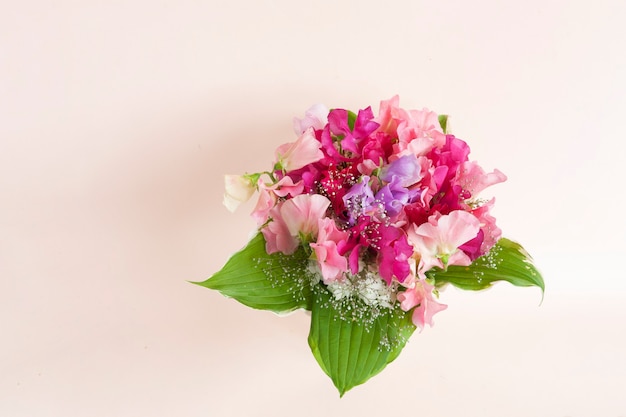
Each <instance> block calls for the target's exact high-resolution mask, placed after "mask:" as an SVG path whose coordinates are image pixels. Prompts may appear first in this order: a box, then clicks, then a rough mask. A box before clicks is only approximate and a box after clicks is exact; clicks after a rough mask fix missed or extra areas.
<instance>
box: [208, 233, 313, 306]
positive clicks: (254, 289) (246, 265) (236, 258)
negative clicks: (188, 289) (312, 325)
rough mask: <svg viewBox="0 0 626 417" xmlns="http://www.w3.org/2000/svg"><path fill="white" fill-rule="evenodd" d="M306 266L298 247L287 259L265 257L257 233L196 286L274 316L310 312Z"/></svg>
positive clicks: (263, 240) (283, 256)
mask: <svg viewBox="0 0 626 417" xmlns="http://www.w3.org/2000/svg"><path fill="white" fill-rule="evenodd" d="M307 263H308V258H307V255H306V253H305V252H304V250H302V248H300V249H299V250H298V251H297V252H296V253H295V254H294V255H290V256H285V255H282V254H280V253H277V254H272V255H268V254H267V253H266V252H265V239H264V238H263V235H262V234H261V233H258V234H257V235H256V236H255V237H254V238H252V240H251V241H250V242H249V243H248V245H247V246H246V247H245V248H244V249H242V250H241V251H239V252H237V253H236V254H234V255H233V256H232V257H231V258H230V259H229V260H228V262H226V265H224V267H223V268H222V269H221V270H220V271H219V272H217V273H216V274H214V275H213V276H212V277H211V278H209V279H207V280H206V281H204V282H198V283H196V284H198V285H202V286H203V287H207V288H211V289H214V290H218V291H219V292H221V293H222V294H224V295H225V296H227V297H232V298H234V299H236V300H237V301H239V302H240V303H242V304H245V305H247V306H249V307H252V308H256V309H260V310H270V311H273V312H276V313H287V312H290V311H293V310H296V309H298V308H306V309H309V310H310V308H311V307H310V305H311V281H310V277H309V276H308V275H307V272H306V271H307Z"/></svg>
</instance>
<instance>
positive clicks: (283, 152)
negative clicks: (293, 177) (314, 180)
mask: <svg viewBox="0 0 626 417" xmlns="http://www.w3.org/2000/svg"><path fill="white" fill-rule="evenodd" d="M321 147H322V144H321V143H320V141H318V140H317V139H316V138H315V132H314V131H313V128H308V129H307V130H306V131H304V132H303V133H302V135H300V137H299V138H298V139H297V140H296V141H295V142H291V143H285V144H283V145H281V146H279V147H278V148H277V149H276V159H277V163H278V164H279V165H280V167H281V168H282V169H283V170H284V171H285V172H289V171H294V170H296V169H300V168H302V167H304V166H306V165H308V164H312V163H313V162H317V161H319V160H320V159H322V158H324V153H323V152H322V149H321Z"/></svg>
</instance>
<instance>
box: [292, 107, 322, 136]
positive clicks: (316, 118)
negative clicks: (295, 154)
mask: <svg viewBox="0 0 626 417" xmlns="http://www.w3.org/2000/svg"><path fill="white" fill-rule="evenodd" d="M326 123H328V109H327V108H326V106H324V105H323V104H315V105H313V106H311V107H310V108H309V109H308V110H307V111H305V112H304V118H302V119H298V118H297V117H294V119H293V130H294V132H296V135H298V136H300V135H302V134H303V133H304V132H305V131H306V130H307V129H308V128H310V127H312V128H313V129H315V130H321V129H324V126H326Z"/></svg>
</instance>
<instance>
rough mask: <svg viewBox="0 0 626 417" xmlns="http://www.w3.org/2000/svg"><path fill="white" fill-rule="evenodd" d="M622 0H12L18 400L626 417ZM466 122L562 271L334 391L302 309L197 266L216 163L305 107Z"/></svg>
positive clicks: (8, 161) (334, 412) (191, 409)
mask: <svg viewBox="0 0 626 417" xmlns="http://www.w3.org/2000/svg"><path fill="white" fill-rule="evenodd" d="M625 20H626V8H625V6H624V3H623V2H619V1H611V0H597V1H594V2H593V4H587V3H586V2H566V1H557V0H542V1H539V0H529V1H527V2H500V1H495V0H477V1H473V2H465V1H447V0H443V1H428V2H427V1H422V0H419V1H415V0H392V1H390V2H387V3H386V5H385V6H384V7H382V3H380V2H378V1H376V2H374V1H359V2H356V1H354V2H352V1H344V2H340V3H337V2H333V1H327V0H323V1H319V2H304V1H287V0H273V1H272V0H264V1H252V0H244V1H243V2H232V3H230V4H229V5H227V4H226V3H225V2H218V1H215V0H212V1H211V0H210V1H208V2H196V1H179V2H165V1H146V0H131V1H125V2H122V1H83V2H79V1H71V0H61V1H56V2H44V1H23V2H8V1H4V2H2V1H0V195H1V196H2V200H1V202H0V415H2V416H29V417H32V416H63V417H68V416H81V417H82V416H172V415H180V416H293V415H297V416H321V415H324V416H345V415H379V414H383V413H384V414H385V415H400V414H401V413H402V414H403V415H422V416H465V417H473V416H476V417H489V416H493V417H501V416H507V417H511V416H520V417H521V416H551V417H555V416H560V417H565V416H569V417H575V416H594V417H595V416H607V417H610V416H614V417H618V416H626V400H625V399H624V395H623V387H624V386H626V354H625V353H624V352H626V330H625V329H626V327H625V326H624V321H625V319H626V303H625V301H626V284H625V280H624V276H623V275H624V274H623V273H622V272H621V270H620V268H622V266H621V263H622V262H623V259H624V257H625V256H626V250H625V247H626V242H625V237H626V222H625V220H624V216H623V215H622V211H623V207H624V206H625V205H626V201H625V197H624V195H625V193H624V192H623V190H622V188H621V187H622V186H623V184H624V182H625V180H626V176H625V174H624V163H625V162H626V161H625V160H624V153H623V151H622V149H623V148H622V146H623V145H622V143H623V136H624V135H623V133H622V132H621V124H622V120H623V119H624V116H623V112H624V109H626V78H625V77H624V74H625V73H626V55H625V54H624V53H622V52H620V51H621V48H622V46H623V45H624V44H625V43H626V32H625V31H624V29H623V22H624V21H625ZM396 93H397V94H400V96H401V104H402V105H404V106H407V107H410V108H421V107H425V106H427V107H430V108H432V109H433V110H435V111H438V112H441V113H448V114H450V115H451V116H452V117H451V126H452V130H453V132H454V133H455V134H456V135H457V136H459V137H461V138H463V139H465V140H467V141H468V142H469V144H470V146H471V147H472V155H471V157H472V158H473V159H476V160H478V161H479V162H480V163H481V164H482V165H483V166H484V167H485V168H486V169H489V170H491V169H493V168H496V167H497V168H499V169H500V170H502V171H503V172H505V173H506V174H507V175H508V177H509V181H508V182H506V183H504V184H502V185H498V186H496V187H494V188H493V189H492V190H491V192H492V193H493V194H494V195H496V196H497V204H496V208H495V210H494V214H495V215H496V216H497V218H498V222H499V225H500V226H501V228H502V229H503V230H504V233H505V235H506V236H508V237H510V238H513V239H516V240H519V241H520V242H522V243H523V244H524V246H525V247H526V248H527V249H528V250H529V251H530V252H531V253H532V254H533V255H534V257H535V259H536V261H537V263H538V264H539V266H540V267H541V269H542V271H543V273H544V275H545V279H546V282H547V292H546V294H545V299H544V301H543V304H542V305H541V306H539V304H540V300H541V294H540V292H539V291H538V290H536V289H518V288H512V287H510V286H509V285H507V284H500V285H497V286H496V287H495V288H494V289H492V290H490V291H486V292H482V293H478V294H472V293H466V292H460V291H456V290H454V289H449V290H446V291H445V292H444V293H443V294H442V297H441V300H442V301H443V302H444V303H447V304H448V305H449V308H448V310H446V311H445V312H443V313H440V314H439V315H438V316H437V317H436V326H435V327H434V328H432V329H427V330H426V331H424V332H423V333H421V334H415V335H414V336H413V338H412V339H411V341H410V343H409V345H408V346H407V347H406V349H405V351H404V352H403V354H402V355H401V356H400V357H399V359H397V361H396V362H394V363H393V364H391V365H390V366H389V367H388V368H387V369H386V370H385V371H384V372H383V373H382V374H380V375H379V376H377V377H375V378H374V379H372V380H371V381H370V382H369V383H367V384H366V385H364V386H361V387H357V388H355V389H354V390H353V391H351V392H349V393H348V394H346V396H345V397H344V398H343V399H341V400H340V399H339V398H338V395H337V393H336V391H335V389H334V387H333V386H332V383H331V381H330V380H329V379H328V378H327V377H326V376H325V375H324V374H323V372H322V371H321V370H320V369H319V367H318V366H317V364H316V363H315V360H314V359H313V356H312V355H311V353H310V351H309V348H308V346H307V343H306V336H307V333H308V320H309V318H308V316H307V315H305V314H304V313H301V312H299V313H295V314H292V315H290V316H288V317H284V318H279V317H277V316H274V315H273V314H271V313H266V312H257V311H252V310H249V309H248V308H246V307H243V306H242V305H239V304H237V303H236V302H234V301H232V300H227V299H225V298H223V297H221V296H220V295H219V294H218V293H216V292H213V291H209V290H206V289H203V288H199V287H196V286H194V285H191V284H189V283H188V282H187V281H198V280H203V279H205V278H206V277H208V276H210V275H211V274H212V273H214V272H215V271H217V270H218V269H219V268H220V267H221V266H222V265H223V263H224V262H225V261H226V259H227V258H228V256H229V255H230V254H232V253H233V252H234V251H236V250H238V249H239V248H240V247H241V246H243V245H244V243H245V242H246V239H247V237H248V235H249V233H250V232H251V231H252V230H253V228H254V222H253V221H252V219H250V218H249V217H248V213H249V211H250V210H251V208H252V205H251V204H248V205H246V206H244V207H242V209H241V210H239V211H238V212H237V213H236V214H230V213H229V212H227V211H226V209H225V208H224V207H223V206H222V204H221V199H222V192H223V188H222V187H223V186H222V184H223V183H222V175H223V174H225V173H243V172H246V171H249V172H252V171H258V170H263V169H266V168H267V167H268V166H269V165H268V164H270V163H271V158H272V155H273V150H274V148H275V147H276V146H277V145H279V144H281V143H283V142H286V141H291V140H292V139H293V136H292V132H291V119H292V117H293V116H298V115H301V114H302V112H303V111H304V110H305V109H306V108H308V107H309V106H310V105H311V104H314V103H317V102H322V103H325V104H326V105H328V106H332V107H348V108H352V109H359V108H362V107H365V106H367V105H372V106H373V107H374V109H375V110H377V108H378V102H379V101H380V100H381V99H385V98H389V97H391V96H392V95H394V94H396Z"/></svg>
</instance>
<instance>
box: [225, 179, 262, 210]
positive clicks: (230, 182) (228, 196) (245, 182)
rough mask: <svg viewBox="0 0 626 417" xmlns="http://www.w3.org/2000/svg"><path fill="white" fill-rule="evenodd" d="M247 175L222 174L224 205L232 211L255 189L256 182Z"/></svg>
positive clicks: (248, 197) (246, 199)
mask: <svg viewBox="0 0 626 417" xmlns="http://www.w3.org/2000/svg"><path fill="white" fill-rule="evenodd" d="M252 180H253V179H252V178H251V177H250V176H249V175H224V185H225V188H226V191H225V192H224V201H223V203H224V205H225V206H226V208H227V209H228V210H229V211H231V212H234V211H235V210H236V209H237V207H239V205H240V204H241V203H245V202H246V201H248V200H249V199H250V197H252V194H254V191H255V190H256V184H255V183H254V182H253V181H252Z"/></svg>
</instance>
